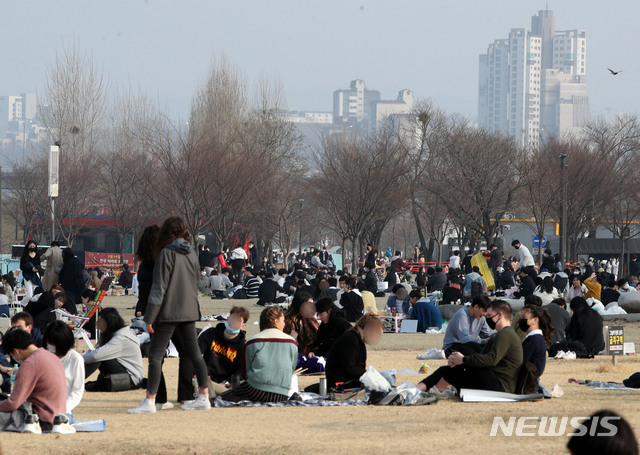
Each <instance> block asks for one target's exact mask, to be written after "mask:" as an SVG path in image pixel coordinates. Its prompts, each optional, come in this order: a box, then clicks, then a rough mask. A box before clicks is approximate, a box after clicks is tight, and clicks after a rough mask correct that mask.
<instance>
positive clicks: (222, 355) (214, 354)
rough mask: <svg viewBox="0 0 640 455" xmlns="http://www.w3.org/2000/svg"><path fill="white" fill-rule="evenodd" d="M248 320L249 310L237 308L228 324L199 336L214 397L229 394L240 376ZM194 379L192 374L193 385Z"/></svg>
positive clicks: (189, 379)
mask: <svg viewBox="0 0 640 455" xmlns="http://www.w3.org/2000/svg"><path fill="white" fill-rule="evenodd" d="M248 321H249V311H248V310H247V309H246V308H243V307H237V306H234V307H233V308H231V311H230V312H229V317H228V318H227V321H226V322H224V323H222V322H221V323H219V324H218V325H216V326H215V327H212V328H209V329H207V330H205V331H204V332H202V333H201V334H200V336H199V337H198V346H199V347H200V352H202V357H203V358H204V361H205V363H206V364H207V371H208V373H209V378H210V379H211V385H212V388H210V389H209V390H210V393H211V395H214V393H215V394H218V395H219V394H221V393H223V392H226V391H227V390H228V389H229V386H230V383H231V382H233V380H234V377H239V376H240V374H241V370H242V363H241V357H242V350H243V348H244V345H245V342H246V335H247V333H246V332H245V329H246V327H247V322H248ZM191 370H193V368H192V369H191ZM192 377H193V372H192V373H191V374H190V376H189V378H187V382H190V381H191V378H192ZM212 389H213V390H212ZM214 396H215V395H214Z"/></svg>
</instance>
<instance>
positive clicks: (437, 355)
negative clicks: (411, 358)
mask: <svg viewBox="0 0 640 455" xmlns="http://www.w3.org/2000/svg"><path fill="white" fill-rule="evenodd" d="M416 359H418V360H435V359H446V357H445V355H444V351H443V350H442V349H438V348H431V349H428V350H427V352H425V353H424V354H418V355H417V356H416Z"/></svg>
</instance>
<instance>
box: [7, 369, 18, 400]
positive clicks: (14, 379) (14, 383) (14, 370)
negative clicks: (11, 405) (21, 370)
mask: <svg viewBox="0 0 640 455" xmlns="http://www.w3.org/2000/svg"><path fill="white" fill-rule="evenodd" d="M17 374H18V364H17V363H16V364H14V365H13V370H11V388H10V392H9V393H11V392H13V387H14V386H15V385H16V375H17Z"/></svg>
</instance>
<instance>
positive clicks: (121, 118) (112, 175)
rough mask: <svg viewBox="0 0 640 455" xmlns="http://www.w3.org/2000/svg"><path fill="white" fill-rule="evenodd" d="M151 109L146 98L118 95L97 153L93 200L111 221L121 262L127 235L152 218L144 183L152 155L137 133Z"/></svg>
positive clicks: (147, 190)
mask: <svg viewBox="0 0 640 455" xmlns="http://www.w3.org/2000/svg"><path fill="white" fill-rule="evenodd" d="M151 112H154V107H153V106H152V105H151V103H150V102H149V101H148V100H147V99H146V97H144V96H135V95H133V94H132V93H130V92H123V93H122V94H120V95H119V96H118V97H117V98H116V100H115V102H114V104H113V106H112V109H111V118H110V123H111V129H110V130H109V132H108V135H107V136H106V137H105V142H104V144H103V149H102V150H101V151H100V153H99V156H98V162H97V173H96V174H97V175H96V176H95V178H96V180H95V183H96V189H97V190H98V194H97V196H96V200H97V201H99V202H100V204H101V206H103V207H104V210H103V212H104V213H105V214H106V215H108V216H110V217H111V218H112V220H113V229H114V231H115V232H116V233H117V234H118V237H119V239H120V256H121V260H122V261H124V253H125V251H124V247H125V238H126V236H127V235H128V234H135V233H137V232H139V231H141V229H142V228H143V227H144V226H145V225H146V224H148V223H149V219H150V218H153V217H152V216H151V215H152V213H153V212H152V207H151V203H150V200H149V197H148V192H150V190H152V189H151V188H149V187H147V185H146V182H147V181H148V180H149V178H148V177H149V176H147V172H148V170H149V169H150V168H151V154H150V152H149V151H148V150H147V149H146V142H145V141H144V140H143V136H142V135H141V134H140V133H139V132H140V131H142V130H144V128H146V126H147V125H148V122H150V121H152V118H150V115H149V114H150V113H151ZM133 237H134V238H135V235H133Z"/></svg>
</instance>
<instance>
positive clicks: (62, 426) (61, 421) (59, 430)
mask: <svg viewBox="0 0 640 455" xmlns="http://www.w3.org/2000/svg"><path fill="white" fill-rule="evenodd" d="M75 432H76V429H75V428H74V427H73V426H72V425H71V424H70V423H69V417H67V416H66V415H64V414H58V415H57V416H56V417H55V418H54V419H53V428H52V429H51V433H56V434H75Z"/></svg>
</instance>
